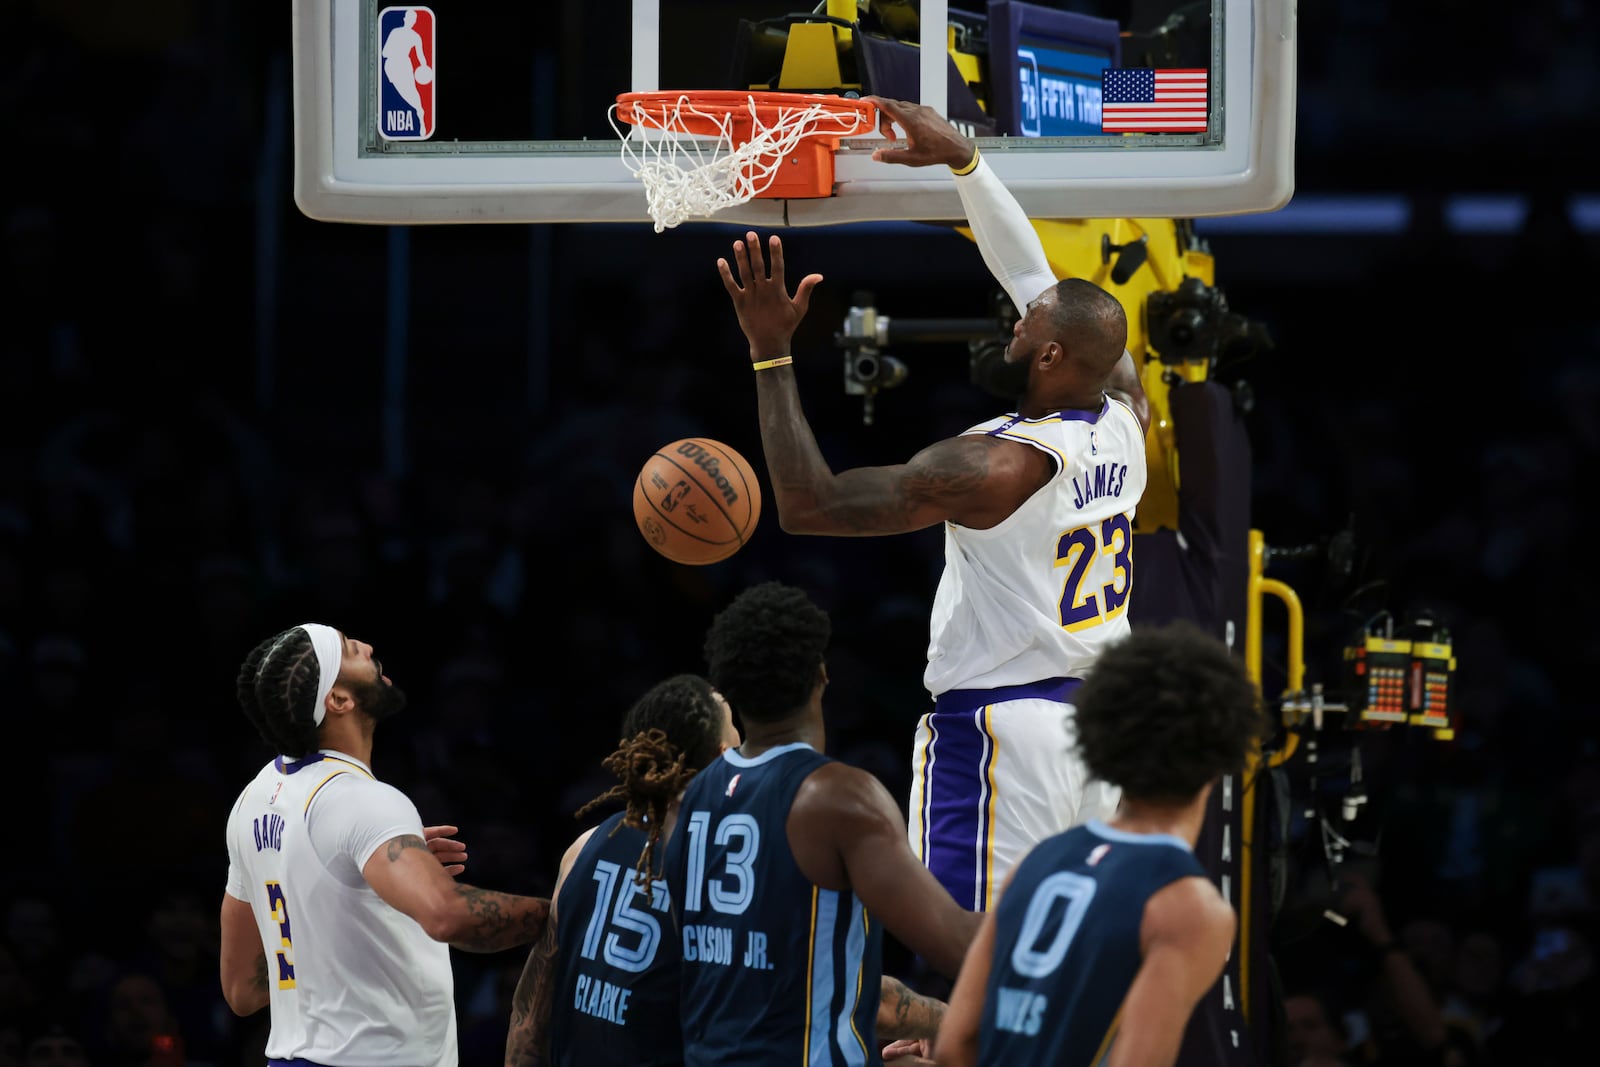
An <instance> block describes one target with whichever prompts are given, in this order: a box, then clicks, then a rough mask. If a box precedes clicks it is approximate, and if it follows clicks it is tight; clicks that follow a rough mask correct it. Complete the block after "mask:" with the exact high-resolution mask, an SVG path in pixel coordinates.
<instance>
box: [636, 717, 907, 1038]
mask: <svg viewBox="0 0 1600 1067" xmlns="http://www.w3.org/2000/svg"><path fill="white" fill-rule="evenodd" d="M830 762H832V761H831V760H830V759H829V758H828V757H827V756H824V755H821V754H819V753H818V752H817V751H816V750H815V749H813V748H812V747H811V746H810V745H806V744H800V743H796V744H790V745H780V746H778V747H777V748H771V749H768V750H767V751H766V752H763V753H762V754H761V755H759V756H757V757H755V758H754V759H747V758H745V757H743V756H741V755H739V753H738V752H737V751H734V750H731V749H730V750H729V751H727V752H724V753H723V754H722V756H721V758H720V759H717V760H714V761H712V763H711V765H710V766H708V767H707V768H706V769H705V770H703V771H701V772H700V773H699V774H698V775H697V776H696V777H695V779H694V781H692V782H690V783H689V788H688V789H687V790H686V791H685V792H684V795H683V800H682V801H681V802H680V803H679V808H678V822H677V824H676V826H675V827H674V828H673V831H672V841H671V843H670V844H669V845H668V847H667V878H668V880H669V881H670V882H671V887H672V905H673V908H674V909H675V910H676V912H677V914H678V916H679V922H678V927H679V932H680V936H681V937H682V939H683V940H682V950H683V987H682V988H683V993H682V1020H683V1039H684V1062H685V1063H687V1064H690V1065H692V1067H713V1065H715V1067H743V1065H749V1067H766V1065H769V1064H775V1063H795V1064H805V1065H807V1067H846V1065H858V1064H869V1065H877V1064H881V1063H882V1062H883V1061H882V1057H881V1056H880V1054H879V1052H878V1043H877V1038H876V1033H877V1031H876V1027H877V1016H878V999H879V993H880V983H881V982H882V977H883V933H882V930H881V929H880V927H879V926H878V923H877V921H876V920H875V919H874V918H873V917H872V916H870V915H868V914H867V912H866V909H865V908H863V907H862V905H861V901H859V900H858V899H856V897H855V894H853V893H850V892H840V891H837V890H832V889H822V888H820V887H818V886H816V885H813V884H812V883H811V881H810V880H809V879H807V878H806V876H805V875H804V874H802V873H801V871H800V867H799V865H798V864H797V863H796V862H795V858H794V853H793V852H791V851H790V849H789V836H788V830H787V824H788V820H789V809H790V807H791V806H792V804H793V803H794V797H795V793H796V792H797V791H798V790H799V789H800V785H801V783H802V782H804V781H805V780H806V778H807V777H808V776H809V775H810V774H811V773H812V772H813V771H815V770H817V768H819V767H821V766H823V765H824V764H827V763H830Z"/></svg>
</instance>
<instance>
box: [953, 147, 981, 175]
mask: <svg viewBox="0 0 1600 1067" xmlns="http://www.w3.org/2000/svg"><path fill="white" fill-rule="evenodd" d="M980 156H981V153H980V152H979V151H978V150H977V148H973V150H972V158H971V159H969V160H967V165H966V166H964V167H951V168H950V173H951V174H954V175H955V176H956V177H957V178H959V177H961V176H962V175H964V174H971V173H972V172H973V171H975V170H977V169H978V159H979V157H980Z"/></svg>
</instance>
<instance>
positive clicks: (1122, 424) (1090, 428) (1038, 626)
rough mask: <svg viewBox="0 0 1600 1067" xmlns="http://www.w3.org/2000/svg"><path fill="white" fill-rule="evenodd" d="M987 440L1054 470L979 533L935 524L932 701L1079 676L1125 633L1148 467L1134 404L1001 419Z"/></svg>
mask: <svg viewBox="0 0 1600 1067" xmlns="http://www.w3.org/2000/svg"><path fill="white" fill-rule="evenodd" d="M971 434H986V435H988V436H990V437H995V438H999V439H1001V440H1005V441H1016V442H1018V443H1019V444H1024V445H1028V446H1029V447H1032V448H1036V449H1038V450H1040V451H1041V452H1044V453H1045V454H1046V455H1048V456H1050V458H1051V459H1052V460H1053V461H1054V463H1055V465H1056V473H1055V475H1054V476H1053V477H1051V479H1050V480H1049V481H1048V482H1046V483H1045V484H1044V485H1043V486H1041V487H1040V488H1039V489H1038V491H1036V492H1035V493H1034V494H1033V495H1032V496H1030V497H1029V498H1028V499H1027V500H1025V501H1023V503H1022V506H1021V507H1019V508H1017V510H1016V511H1014V512H1012V513H1011V514H1010V515H1009V516H1007V517H1006V519H1005V520H1004V521H1002V522H1000V523H999V524H997V525H995V526H992V527H990V528H989V529H987V530H977V529H973V528H970V527H966V526H959V525H957V524H955V523H951V522H947V523H945V527H944V528H945V534H944V542H945V546H944V558H945V563H944V573H943V574H942V575H941V576H940V579H939V588H938V591H937V592H936V593H935V594H934V599H933V611H932V616H931V623H930V632H931V638H930V643H929V648H928V666H927V670H926V672H925V674H924V676H923V681H924V682H925V684H926V685H927V688H928V692H929V693H931V694H933V695H934V696H938V695H939V694H941V693H943V692H946V691H947V690H951V689H994V688H998V687H1000V686H1009V685H1023V684H1026V683H1029V682H1038V681H1042V680H1044V679H1048V678H1081V677H1083V675H1084V673H1085V672H1086V671H1087V670H1088V668H1089V667H1090V665H1092V664H1093V663H1094V658H1095V656H1096V655H1098V654H1099V652H1100V650H1101V649H1103V648H1105V647H1106V646H1107V645H1110V644H1112V643H1114V642H1116V641H1118V640H1120V639H1122V638H1123V637H1126V636H1127V635H1128V632H1129V626H1128V611H1127V606H1128V594H1129V593H1130V592H1131V591H1132V589H1133V516H1134V510H1135V507H1136V505H1137V504H1138V503H1139V498H1140V497H1141V496H1143V495H1144V490H1145V482H1146V480H1147V478H1148V471H1147V467H1146V461H1145V446H1144V431H1143V430H1142V429H1141V428H1140V426H1139V420H1138V418H1137V417H1135V416H1134V414H1133V409H1131V408H1130V407H1128V406H1127V405H1126V404H1124V403H1123V402H1122V401H1120V400H1114V399H1112V398H1110V397H1107V398H1106V399H1105V401H1104V403H1103V404H1102V406H1101V407H1100V409H1099V410H1098V411H1075V410H1062V411H1057V412H1052V413H1051V414H1049V415H1045V416H1042V417H1040V418H1037V419H1024V418H1022V417H1020V416H1017V415H1008V416H1002V417H998V418H994V419H990V420H988V421H987V422H983V423H980V424H979V425H977V426H974V427H972V428H971V429H969V430H967V431H966V432H965V434H964V435H963V436H966V435H971Z"/></svg>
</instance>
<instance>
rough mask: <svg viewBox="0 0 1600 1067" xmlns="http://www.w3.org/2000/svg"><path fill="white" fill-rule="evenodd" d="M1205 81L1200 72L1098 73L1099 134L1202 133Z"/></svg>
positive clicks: (1127, 70) (1108, 70) (1110, 69)
mask: <svg viewBox="0 0 1600 1067" xmlns="http://www.w3.org/2000/svg"><path fill="white" fill-rule="evenodd" d="M1209 81H1210V73H1209V72H1208V71H1206V70H1205V69H1203V68H1201V69H1192V70H1191V69H1181V70H1180V69H1173V70H1152V69H1151V68H1149V67H1107V68H1106V69H1105V70H1103V71H1101V72H1100V130H1101V132H1102V133H1195V132H1202V133H1203V132H1204V131H1205V129H1206V122H1207V110H1206V87H1207V83H1208V82H1209Z"/></svg>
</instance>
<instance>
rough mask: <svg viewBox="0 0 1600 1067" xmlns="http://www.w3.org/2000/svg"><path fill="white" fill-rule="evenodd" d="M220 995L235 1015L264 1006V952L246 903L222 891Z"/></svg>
mask: <svg viewBox="0 0 1600 1067" xmlns="http://www.w3.org/2000/svg"><path fill="white" fill-rule="evenodd" d="M220 966H221V971H222V996H223V999H224V1000H226V1001H227V1002H228V1007H230V1008H232V1009H233V1013H234V1014H235V1015H252V1014H254V1013H255V1012H258V1011H260V1010H261V1009H262V1008H264V1007H266V1006H267V955H266V952H265V951H263V950H262V948H261V931H260V930H258V929H257V928H256V917H255V913H254V911H252V910H251V908H250V905H249V904H248V903H247V902H245V901H243V900H240V899H239V898H238V897H236V896H233V895H232V894H231V893H223V894H222V952H221V961H220Z"/></svg>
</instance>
